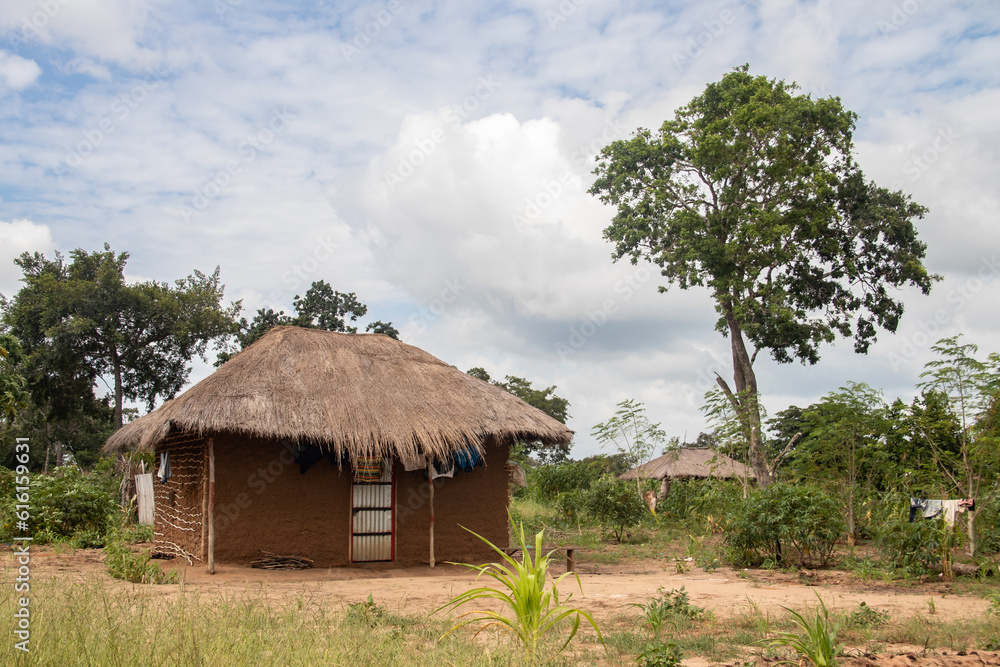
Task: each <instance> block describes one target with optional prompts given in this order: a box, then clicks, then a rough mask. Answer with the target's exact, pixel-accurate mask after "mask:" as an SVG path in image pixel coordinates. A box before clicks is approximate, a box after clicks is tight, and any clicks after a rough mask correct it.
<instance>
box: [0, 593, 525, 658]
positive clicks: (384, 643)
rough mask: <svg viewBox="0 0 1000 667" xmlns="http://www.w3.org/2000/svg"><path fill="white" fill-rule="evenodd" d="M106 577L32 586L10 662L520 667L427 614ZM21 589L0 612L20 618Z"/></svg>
mask: <svg viewBox="0 0 1000 667" xmlns="http://www.w3.org/2000/svg"><path fill="white" fill-rule="evenodd" d="M152 590H155V591H157V592H159V591H162V590H163V589H162V588H156V589H151V588H146V587H142V586H139V587H132V586H127V585H122V584H117V583H112V582H108V581H106V580H102V581H97V582H91V583H70V582H66V581H60V580H48V581H44V582H41V583H34V582H33V583H32V589H31V607H30V608H31V609H32V617H31V632H32V634H31V644H30V648H31V652H30V653H29V654H25V653H23V652H21V651H18V650H16V649H15V648H14V646H13V641H5V642H2V643H0V664H4V665H66V666H74V665H102V667H104V666H106V667H119V666H120V667H126V666H131V665H158V666H160V665H162V666H163V667H172V666H175V665H176V666H177V667H181V666H183V667H187V666H189V665H206V666H208V665H213V666H214V665H219V666H221V667H227V666H230V665H232V666H233V667H237V666H240V667H242V666H243V665H293V666H299V665H301V666H303V667H305V666H308V665H320V664H323V665H334V664H336V665H349V664H357V665H366V666H373V665H428V666H430V665H435V666H436V665H447V664H460V665H499V666H506V665H519V664H521V658H520V652H519V651H518V650H516V649H515V647H513V646H512V645H511V644H510V642H508V641H505V638H502V637H496V638H490V637H488V636H486V633H484V635H481V636H480V638H478V639H477V640H472V639H471V633H458V634H456V635H454V636H452V637H449V638H447V639H445V640H444V641H440V642H439V641H438V638H439V637H440V636H441V635H442V634H443V633H444V632H445V631H446V630H447V628H448V620H447V619H428V618H427V617H426V616H425V615H423V614H420V615H413V616H410V615H399V614H391V613H388V612H385V613H378V614H356V613H355V614H348V613H346V611H345V610H344V609H330V608H329V607H327V606H326V605H324V604H321V603H320V602H319V601H317V600H314V599H313V598H312V597H311V596H310V594H309V593H308V592H306V591H303V592H302V593H300V594H299V595H296V596H294V597H292V598H290V599H284V600H275V599H273V597H271V596H269V595H268V591H267V590H266V589H264V588H261V589H257V590H255V591H248V592H243V593H239V594H236V595H227V594H223V595H222V596H221V597H216V596H212V595H201V594H197V593H190V592H181V593H180V594H179V595H176V596H173V597H169V596H162V595H150V591H152ZM14 605H15V600H14V593H13V586H4V587H3V592H2V597H0V613H2V614H3V615H4V616H5V617H6V618H12V614H13V611H14Z"/></svg>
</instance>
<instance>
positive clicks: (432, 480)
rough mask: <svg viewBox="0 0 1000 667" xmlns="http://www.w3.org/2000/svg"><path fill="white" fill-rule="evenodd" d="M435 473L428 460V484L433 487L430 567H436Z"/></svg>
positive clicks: (432, 465)
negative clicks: (432, 475)
mask: <svg viewBox="0 0 1000 667" xmlns="http://www.w3.org/2000/svg"><path fill="white" fill-rule="evenodd" d="M433 472H434V464H433V463H431V460H430V459H427V483H428V484H430V485H431V495H430V499H429V500H430V509H431V556H430V565H431V567H434V478H433V477H431V474H432V473H433Z"/></svg>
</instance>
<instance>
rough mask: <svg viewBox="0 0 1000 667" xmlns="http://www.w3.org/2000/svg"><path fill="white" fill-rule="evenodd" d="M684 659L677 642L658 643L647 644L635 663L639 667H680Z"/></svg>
mask: <svg viewBox="0 0 1000 667" xmlns="http://www.w3.org/2000/svg"><path fill="white" fill-rule="evenodd" d="M682 657H683V654H682V653H681V648H680V646H678V645H677V643H676V642H662V641H656V642H653V643H650V644H646V648H645V649H643V651H642V653H640V654H639V655H637V656H636V657H635V663H636V664H637V665H639V667H680V665H681V658H682Z"/></svg>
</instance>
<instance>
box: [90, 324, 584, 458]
mask: <svg viewBox="0 0 1000 667" xmlns="http://www.w3.org/2000/svg"><path fill="white" fill-rule="evenodd" d="M177 432H194V433H198V434H203V435H212V434H219V433H238V434H243V435H247V436H257V437H261V438H267V439H276V440H290V441H293V442H304V443H309V444H316V445H320V446H321V447H323V448H324V449H332V450H333V451H335V452H337V453H338V454H345V453H346V454H348V455H349V456H351V457H352V458H353V457H356V456H371V455H375V456H400V457H406V458H409V457H413V456H430V457H432V458H445V457H446V456H448V455H450V454H451V453H452V452H454V451H455V450H457V449H462V448H465V447H468V446H470V445H471V446H475V447H481V446H482V444H483V442H484V440H485V439H486V438H487V437H488V436H497V437H500V438H502V439H520V440H541V441H543V442H546V443H563V444H565V443H568V442H569V441H570V438H571V437H572V434H573V432H572V431H571V430H569V429H568V428H567V427H566V426H565V425H564V424H561V423H560V422H558V421H556V420H555V419H553V418H551V417H549V416H548V415H546V414H545V413H544V412H542V411H541V410H538V409H537V408H534V407H531V406H530V405H528V404H527V403H524V402H523V401H521V400H520V399H519V398H517V397H516V396H513V395H511V394H508V393H507V392H506V391H503V390H502V389H499V388H497V387H494V386H493V385H491V384H489V383H487V382H483V381H481V380H478V379H476V378H473V377H470V376H468V375H466V374H465V373H463V372H461V371H459V370H457V369H456V368H453V367H452V366H449V365H448V364H446V363H444V362H443V361H441V360H440V359H437V358H435V357H433V356H431V355H430V354H428V353H427V352H424V351H423V350H420V349H418V348H415V347H413V346H411V345H407V344H405V343H401V342H400V341H398V340H394V339H392V338H389V337H388V336H383V335H381V334H342V333H334V332H330V331H320V330H317V329H302V328H299V327H275V328H274V329H272V330H271V331H270V332H268V333H267V334H265V335H264V336H263V337H261V338H260V340H258V341H256V342H255V343H254V344H253V345H250V346H249V347H247V348H246V349H245V350H243V351H242V352H240V353H239V354H237V355H236V356H235V357H233V358H232V359H230V360H229V361H227V362H226V363H225V364H223V365H222V366H220V367H219V369H218V370H216V371H215V372H214V373H212V375H210V376H208V377H207V378H205V379H204V380H202V381H201V382H199V383H198V384H196V385H194V386H193V387H191V388H190V389H188V390H187V391H185V392H184V393H183V394H181V395H180V396H178V397H177V398H175V399H173V400H171V401H167V402H166V403H164V404H163V405H161V406H160V407H159V408H158V409H156V410H154V411H153V412H151V413H149V414H148V415H145V416H143V417H140V418H139V419H137V420H135V421H133V422H131V423H129V424H126V425H125V426H124V427H123V428H122V429H120V430H119V431H117V432H116V433H115V434H114V435H112V436H111V438H109V439H108V442H107V444H105V446H104V449H105V451H109V452H118V451H124V450H130V449H138V450H142V451H155V449H156V446H157V444H158V443H160V442H162V441H163V440H164V439H165V438H166V437H167V436H168V435H170V434H171V433H177Z"/></svg>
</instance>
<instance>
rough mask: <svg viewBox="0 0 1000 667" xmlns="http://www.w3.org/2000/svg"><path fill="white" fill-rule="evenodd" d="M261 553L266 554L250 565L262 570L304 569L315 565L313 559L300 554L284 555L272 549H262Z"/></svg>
mask: <svg viewBox="0 0 1000 667" xmlns="http://www.w3.org/2000/svg"><path fill="white" fill-rule="evenodd" d="M261 553H262V554H264V555H263V557H261V558H258V559H257V560H255V561H252V562H251V563H250V567H256V568H260V569H262V570H304V569H306V568H309V567H312V566H313V562H312V561H311V560H309V559H308V558H304V557H302V556H300V555H298V554H295V555H294V556H282V555H280V554H275V553H271V552H270V551H264V550H263V549H261Z"/></svg>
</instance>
